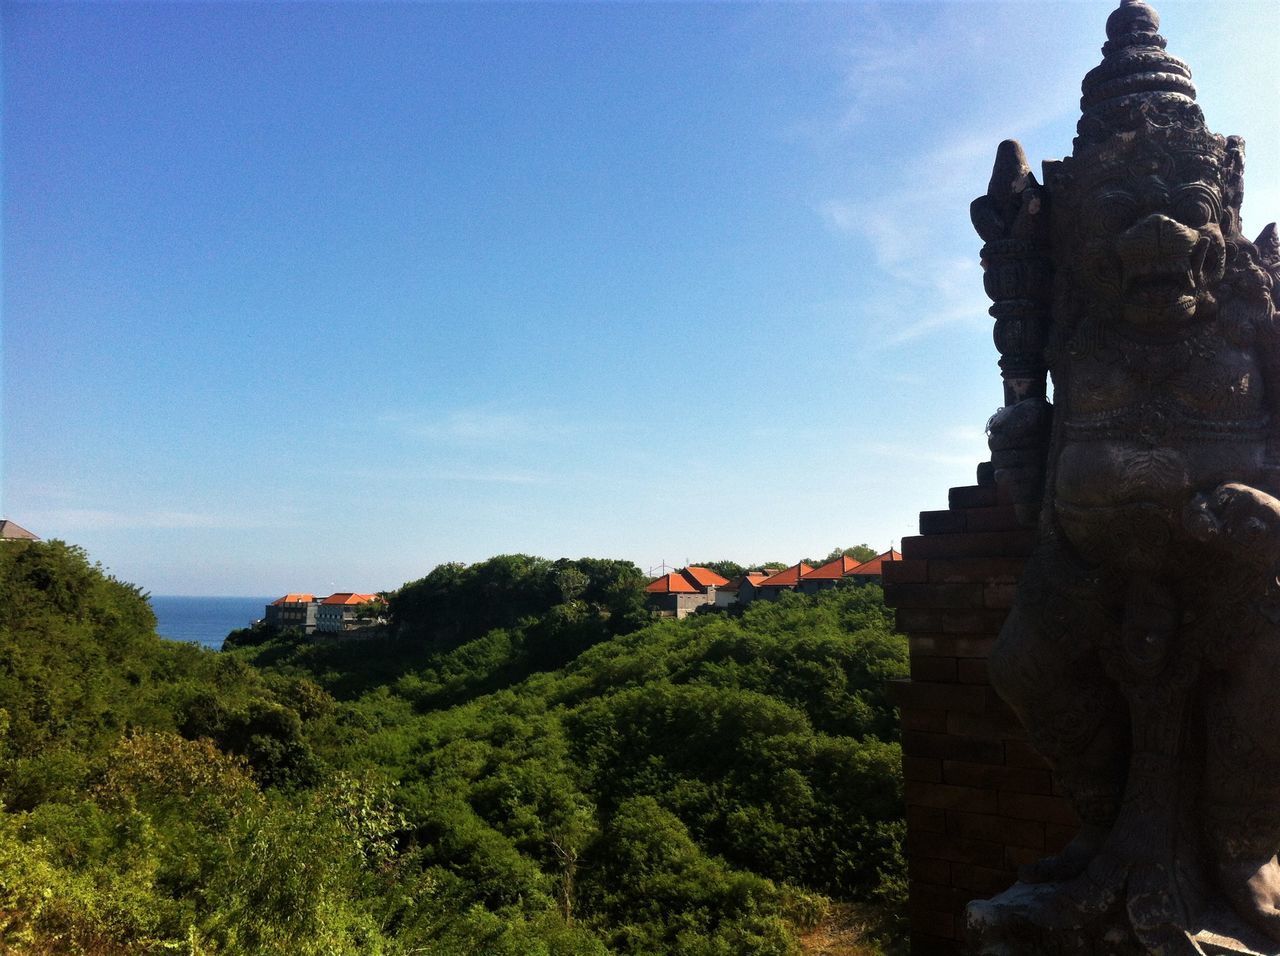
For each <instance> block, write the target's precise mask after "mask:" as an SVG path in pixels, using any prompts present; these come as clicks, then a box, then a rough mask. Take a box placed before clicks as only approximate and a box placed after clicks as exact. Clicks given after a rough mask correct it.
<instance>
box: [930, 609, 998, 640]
mask: <svg viewBox="0 0 1280 956" xmlns="http://www.w3.org/2000/svg"><path fill="white" fill-rule="evenodd" d="M941 613H942V614H943V615H944V616H943V618H942V633H944V634H999V633H1000V628H1001V627H1003V626H1004V622H1005V618H1007V617H1008V616H1009V612H1008V611H1005V610H1000V609H988V608H971V609H969V610H963V611H962V610H953V609H948V610H945V611H942V612H941Z"/></svg>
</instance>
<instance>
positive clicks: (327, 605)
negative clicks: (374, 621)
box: [316, 591, 379, 634]
mask: <svg viewBox="0 0 1280 956" xmlns="http://www.w3.org/2000/svg"><path fill="white" fill-rule="evenodd" d="M377 600H379V597H378V595H376V594H357V593H356V592H354V591H339V592H338V593H336V594H330V595H329V596H328V597H327V598H325V599H324V600H323V601H321V602H320V607H319V608H318V609H317V610H316V630H317V631H318V632H321V633H325V634H335V633H341V632H342V631H350V630H353V629H354V628H356V627H359V626H362V625H367V624H368V623H369V621H361V620H360V619H359V618H357V617H356V608H358V607H359V606H360V605H362V604H368V603H369V602H370V601H377Z"/></svg>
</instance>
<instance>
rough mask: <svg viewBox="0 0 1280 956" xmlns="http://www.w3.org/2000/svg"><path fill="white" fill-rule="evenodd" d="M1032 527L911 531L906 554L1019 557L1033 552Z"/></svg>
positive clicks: (904, 543) (937, 556)
mask: <svg viewBox="0 0 1280 956" xmlns="http://www.w3.org/2000/svg"><path fill="white" fill-rule="evenodd" d="M1035 543H1036V535H1035V530H1034V529H1032V528H1020V529H1018V530H1017V531H966V532H964V533H963V534H931V535H912V536H910V537H907V538H903V539H902V556H903V557H904V558H927V559H930V560H932V559H935V558H943V559H945V558H953V559H955V558H962V559H965V560H968V559H971V558H1019V557H1026V556H1027V555H1029V554H1031V549H1032V548H1033V547H1035Z"/></svg>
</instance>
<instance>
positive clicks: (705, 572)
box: [684, 565, 729, 588]
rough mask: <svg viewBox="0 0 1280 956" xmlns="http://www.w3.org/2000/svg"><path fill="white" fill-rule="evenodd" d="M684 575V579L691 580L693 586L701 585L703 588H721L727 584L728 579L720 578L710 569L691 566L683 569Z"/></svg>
mask: <svg viewBox="0 0 1280 956" xmlns="http://www.w3.org/2000/svg"><path fill="white" fill-rule="evenodd" d="M684 574H685V577H690V578H693V583H694V584H698V585H701V586H702V587H704V588H708V587H711V586H712V585H714V586H715V587H723V586H724V585H726V584H728V583H729V579H728V578H724V577H721V576H720V575H718V574H716V573H715V572H714V571H712V570H711V569H710V568H697V567H694V566H693V565H689V567H687V568H685V569H684Z"/></svg>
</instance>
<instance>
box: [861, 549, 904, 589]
mask: <svg viewBox="0 0 1280 956" xmlns="http://www.w3.org/2000/svg"><path fill="white" fill-rule="evenodd" d="M901 560H902V554H901V552H898V551H895V550H893V548H890V549H889V550H888V551H886V552H884V553H883V554H877V555H876V556H875V557H874V558H872V559H871V560H870V561H864V562H863V563H862V564H860V565H858V566H857V567H856V568H854V569H853V570H852V571H850V572H849V577H851V578H854V579H855V580H858V581H861V582H862V583H864V584H879V583H881V578H882V574H883V568H884V565H885V562H887V561H901Z"/></svg>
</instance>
